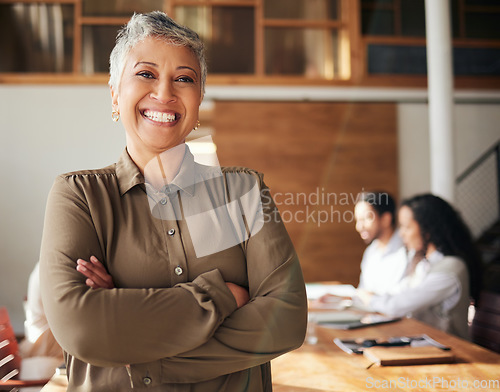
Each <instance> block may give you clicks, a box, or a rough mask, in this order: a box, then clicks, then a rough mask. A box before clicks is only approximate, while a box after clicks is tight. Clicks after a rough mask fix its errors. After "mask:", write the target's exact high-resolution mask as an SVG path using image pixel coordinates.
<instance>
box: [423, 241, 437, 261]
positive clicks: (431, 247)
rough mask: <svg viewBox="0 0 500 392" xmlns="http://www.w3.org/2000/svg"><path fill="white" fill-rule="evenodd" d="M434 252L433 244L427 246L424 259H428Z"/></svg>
mask: <svg viewBox="0 0 500 392" xmlns="http://www.w3.org/2000/svg"><path fill="white" fill-rule="evenodd" d="M435 251H436V246H435V245H434V244H433V243H430V244H428V245H427V252H426V253H425V257H426V258H429V256H430V255H431V254H432V253H434V252H435Z"/></svg>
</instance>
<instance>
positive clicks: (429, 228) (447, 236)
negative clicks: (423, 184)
mask: <svg viewBox="0 0 500 392" xmlns="http://www.w3.org/2000/svg"><path fill="white" fill-rule="evenodd" d="M401 206H407V207H409V208H410V209H411V210H412V212H413V218H414V219H415V221H416V222H417V223H418V225H419V227H420V231H421V234H422V240H423V242H424V251H425V250H426V249H427V245H428V244H429V243H432V244H434V246H436V249H437V250H438V251H439V252H441V253H442V254H443V255H445V256H456V257H459V258H461V259H462V260H463V261H464V262H465V264H466V265H467V269H468V272H469V280H470V296H471V297H472V298H473V299H474V300H476V301H477V299H478V298H479V292H480V290H481V283H482V261H481V254H480V253H479V251H478V249H477V247H476V245H475V244H474V241H473V239H472V235H471V233H470V230H469V228H468V227H467V225H466V224H465V222H464V221H463V219H462V217H461V216H460V214H459V213H458V212H457V211H456V210H455V209H454V208H453V207H452V206H451V205H450V204H449V203H448V202H446V201H445V200H443V199H441V198H440V197H438V196H435V195H432V194H429V193H427V194H422V195H417V196H414V197H412V198H409V199H406V200H404V201H403V202H402V203H401ZM424 254H425V252H424Z"/></svg>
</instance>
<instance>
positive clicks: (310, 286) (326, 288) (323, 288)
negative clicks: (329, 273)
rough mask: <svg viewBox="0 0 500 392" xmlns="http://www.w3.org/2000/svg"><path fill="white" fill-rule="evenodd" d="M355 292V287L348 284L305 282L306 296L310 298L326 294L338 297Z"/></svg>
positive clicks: (350, 295) (348, 295)
mask: <svg viewBox="0 0 500 392" xmlns="http://www.w3.org/2000/svg"><path fill="white" fill-rule="evenodd" d="M355 292H356V289H355V288H354V286H353V285H350V284H322V283H307V284H306V293H307V298H308V299H310V300H315V299H318V298H321V297H322V296H323V295H326V294H331V295H337V296H339V297H352V296H353V295H354V293H355Z"/></svg>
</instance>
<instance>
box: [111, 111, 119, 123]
mask: <svg viewBox="0 0 500 392" xmlns="http://www.w3.org/2000/svg"><path fill="white" fill-rule="evenodd" d="M111 119H112V120H113V121H114V122H118V120H119V119H120V112H118V111H117V110H113V111H112V112H111Z"/></svg>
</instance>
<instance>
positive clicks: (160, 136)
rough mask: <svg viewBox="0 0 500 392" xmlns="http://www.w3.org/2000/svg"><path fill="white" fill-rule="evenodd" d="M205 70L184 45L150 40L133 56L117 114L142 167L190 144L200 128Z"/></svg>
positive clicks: (115, 94)
mask: <svg viewBox="0 0 500 392" xmlns="http://www.w3.org/2000/svg"><path fill="white" fill-rule="evenodd" d="M200 74H201V72H200V65H199V63H198V60H197V58H196V56H195V55H194V54H193V53H192V52H191V51H190V49H188V48H187V47H184V46H176V45H175V44H171V43H169V42H167V41H165V40H160V39H155V38H151V37H149V38H146V39H144V40H143V41H141V42H139V43H138V44H136V45H135V46H134V47H133V48H132V49H131V50H130V52H129V54H128V56H127V60H126V63H125V67H124V69H123V74H122V78H121V81H120V84H119V88H118V91H114V89H111V98H112V104H113V109H114V110H117V111H118V112H119V113H120V118H121V120H122V123H123V126H124V127H125V130H126V133H127V150H128V152H129V154H130V156H131V157H132V159H133V160H134V161H135V163H136V164H137V165H138V166H139V168H141V169H144V167H145V165H146V164H147V163H148V162H149V161H150V160H151V159H153V158H154V157H155V156H157V155H158V154H160V153H162V152H164V151H167V150H169V149H171V148H173V147H175V146H177V145H179V144H181V143H183V142H184V140H185V138H186V136H187V135H188V134H189V133H190V132H191V130H192V129H193V128H194V127H195V126H196V122H197V121H198V109H199V106H200V104H201V100H202V99H203V97H202V93H201V81H200Z"/></svg>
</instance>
